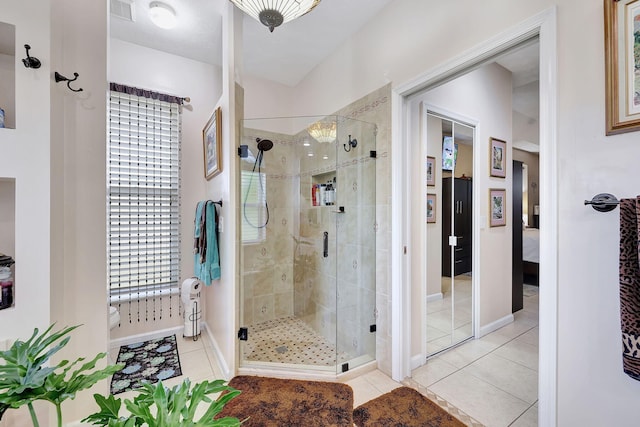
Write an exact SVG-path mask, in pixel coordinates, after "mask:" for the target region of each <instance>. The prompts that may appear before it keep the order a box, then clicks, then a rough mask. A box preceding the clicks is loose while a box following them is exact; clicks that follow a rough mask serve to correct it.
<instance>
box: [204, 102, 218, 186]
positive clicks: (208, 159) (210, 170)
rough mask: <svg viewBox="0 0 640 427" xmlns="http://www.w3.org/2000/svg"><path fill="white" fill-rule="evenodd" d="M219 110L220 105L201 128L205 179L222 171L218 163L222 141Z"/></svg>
mask: <svg viewBox="0 0 640 427" xmlns="http://www.w3.org/2000/svg"><path fill="white" fill-rule="evenodd" d="M221 111H222V110H221V109H220V107H218V108H216V109H215V111H214V112H213V114H212V115H211V118H210V119H209V121H208V122H207V124H206V125H205V127H204V129H203V130H202V145H203V149H204V177H205V178H206V179H211V178H213V177H214V176H216V175H217V174H219V173H220V172H222V166H221V164H220V144H221V143H222V141H221V140H222V129H221V128H220V124H221V116H222V112H221Z"/></svg>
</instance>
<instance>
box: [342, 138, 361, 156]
mask: <svg viewBox="0 0 640 427" xmlns="http://www.w3.org/2000/svg"><path fill="white" fill-rule="evenodd" d="M347 145H348V146H349V149H348V150H347ZM357 145H358V140H357V139H355V138H353V139H351V135H349V142H348V143H346V144H342V146H343V147H344V151H346V152H347V153H348V152H349V151H351V148H356V146H357Z"/></svg>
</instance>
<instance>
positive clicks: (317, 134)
mask: <svg viewBox="0 0 640 427" xmlns="http://www.w3.org/2000/svg"><path fill="white" fill-rule="evenodd" d="M307 131H308V132H309V135H311V136H312V137H313V139H315V140H316V141H318V142H333V141H335V140H336V122H315V123H313V124H312V125H311V126H309V127H308V128H307Z"/></svg>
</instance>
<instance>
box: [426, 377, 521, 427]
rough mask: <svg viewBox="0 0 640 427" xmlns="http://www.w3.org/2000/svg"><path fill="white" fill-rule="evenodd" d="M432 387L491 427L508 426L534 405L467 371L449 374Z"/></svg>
mask: <svg viewBox="0 0 640 427" xmlns="http://www.w3.org/2000/svg"><path fill="white" fill-rule="evenodd" d="M429 389H430V390H431V391H432V392H434V393H435V394H437V395H438V396H441V397H442V398H443V399H445V400H447V401H448V402H450V403H451V404H453V405H455V406H456V407H458V408H460V409H462V410H463V411H464V412H466V413H467V414H468V415H470V416H471V417H473V418H475V419H477V420H478V421H480V422H481V423H483V424H484V425H485V426H487V427H492V426H501V427H504V426H508V425H509V424H511V422H513V421H514V420H515V419H516V418H518V417H519V416H520V415H521V414H522V413H524V412H525V411H526V410H527V409H528V408H529V406H530V404H528V403H526V402H524V401H522V400H520V399H518V398H516V397H514V396H512V395H510V394H509V393H506V392H504V391H502V390H500V389H499V388H498V387H495V386H493V385H491V384H489V383H487V382H485V381H483V380H481V379H479V378H477V377H475V376H473V375H471V374H468V373H465V372H464V371H458V372H456V373H454V374H452V375H449V376H448V377H446V378H444V379H443V380H441V381H438V382H437V383H435V384H434V385H432V386H431V387H429Z"/></svg>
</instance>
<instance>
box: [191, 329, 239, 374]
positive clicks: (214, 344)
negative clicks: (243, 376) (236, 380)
mask: <svg viewBox="0 0 640 427" xmlns="http://www.w3.org/2000/svg"><path fill="white" fill-rule="evenodd" d="M200 328H201V330H203V331H205V332H206V334H207V337H209V341H210V342H211V348H212V350H213V352H214V354H215V355H216V358H217V359H218V365H219V366H220V369H221V370H222V374H223V375H224V379H225V380H227V381H229V380H231V378H233V377H234V376H235V374H234V373H233V372H231V369H229V365H228V364H227V361H226V360H225V359H224V356H223V354H222V351H221V350H220V347H219V346H218V342H217V341H216V339H215V338H214V336H213V334H212V333H211V328H209V325H207V322H202V323H201V324H200Z"/></svg>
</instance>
